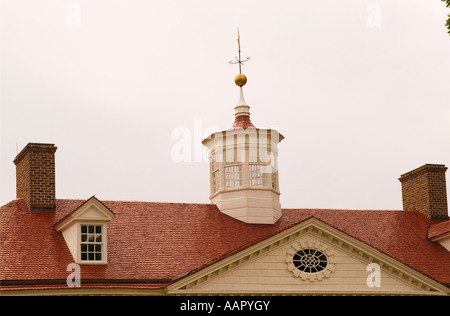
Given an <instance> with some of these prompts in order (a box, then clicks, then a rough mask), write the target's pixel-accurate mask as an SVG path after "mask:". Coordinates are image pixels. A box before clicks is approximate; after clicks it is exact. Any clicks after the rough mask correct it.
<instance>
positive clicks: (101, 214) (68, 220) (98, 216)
mask: <svg viewBox="0 0 450 316" xmlns="http://www.w3.org/2000/svg"><path fill="white" fill-rule="evenodd" d="M114 216H115V214H114V212H112V211H111V210H110V209H109V208H108V207H106V206H105V205H104V204H103V203H102V202H100V201H99V200H98V199H97V198H96V197H95V196H92V197H91V198H89V199H88V200H86V202H84V203H83V204H82V205H81V206H80V207H78V208H77V209H76V210H74V211H73V212H72V213H71V214H69V215H68V216H66V217H65V218H64V219H63V220H61V221H60V222H58V223H57V224H55V226H54V228H55V229H56V230H57V231H60V230H63V229H64V227H67V226H69V225H70V224H72V223H73V222H81V221H84V222H91V221H94V222H96V221H97V222H109V221H110V220H111V219H112V218H113V217H114Z"/></svg>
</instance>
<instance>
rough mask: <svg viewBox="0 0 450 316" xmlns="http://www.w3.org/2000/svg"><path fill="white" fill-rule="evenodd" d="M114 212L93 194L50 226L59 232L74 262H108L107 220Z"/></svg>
mask: <svg viewBox="0 0 450 316" xmlns="http://www.w3.org/2000/svg"><path fill="white" fill-rule="evenodd" d="M114 216H115V214H114V213H113V212H112V211H111V210H110V209H109V208H107V207H106V206H105V205H104V204H103V203H101V202H100V201H99V200H98V199H97V198H96V197H95V196H93V197H91V198H90V199H88V200H87V201H86V202H85V203H83V205H81V206H80V207H79V208H78V209H76V210H75V211H74V212H72V213H71V214H69V215H67V216H66V217H64V218H63V219H62V220H60V221H59V222H58V223H57V224H56V225H55V226H54V227H53V228H54V229H55V230H56V231H58V232H61V233H62V235H63V237H64V240H65V241H66V244H67V246H68V247H69V250H70V252H71V254H72V257H73V258H74V260H75V262H76V263H78V264H106V263H108V251H107V250H108V244H107V240H108V238H107V237H108V235H107V232H108V229H107V225H108V222H109V221H110V220H111V219H112V218H113V217H114Z"/></svg>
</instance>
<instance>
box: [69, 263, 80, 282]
mask: <svg viewBox="0 0 450 316" xmlns="http://www.w3.org/2000/svg"><path fill="white" fill-rule="evenodd" d="M66 271H68V272H71V273H70V274H69V275H68V276H67V279H66V284H67V286H68V287H80V286H81V268H80V265H79V264H77V263H69V264H68V265H67V268H66Z"/></svg>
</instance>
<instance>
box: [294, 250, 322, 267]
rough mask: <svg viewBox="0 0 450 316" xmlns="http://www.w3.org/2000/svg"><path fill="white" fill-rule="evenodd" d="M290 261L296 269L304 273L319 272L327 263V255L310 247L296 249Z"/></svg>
mask: <svg viewBox="0 0 450 316" xmlns="http://www.w3.org/2000/svg"><path fill="white" fill-rule="evenodd" d="M292 262H293V263H294V266H295V267H296V268H297V269H298V270H300V271H302V272H306V273H315V272H320V271H322V270H323V269H325V268H326V267H327V264H328V260H327V256H326V255H325V254H324V253H323V252H321V251H319V250H316V249H310V248H308V249H302V250H299V251H297V252H296V253H295V254H294V256H293V258H292Z"/></svg>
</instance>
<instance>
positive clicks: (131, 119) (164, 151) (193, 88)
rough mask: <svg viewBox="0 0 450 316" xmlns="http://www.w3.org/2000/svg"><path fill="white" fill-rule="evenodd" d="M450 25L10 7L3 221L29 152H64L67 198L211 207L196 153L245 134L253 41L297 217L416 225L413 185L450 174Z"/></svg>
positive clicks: (283, 12)
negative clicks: (382, 213) (209, 143)
mask: <svg viewBox="0 0 450 316" xmlns="http://www.w3.org/2000/svg"><path fill="white" fill-rule="evenodd" d="M449 11H450V10H449V9H448V8H446V7H445V4H444V3H443V2H441V1H439V0H421V1H418V0H396V1H388V0H380V1H364V0H342V1H336V0H323V1H300V0H295V1H285V0H278V1H261V0H259V1H245V0H241V1H211V0H209V1H206V0H204V1H192V0H190V1H186V0H179V1H170V0H164V1H144V0H126V1H125V0H123V1H113V0H107V1H106V0H105V1H103V0H101V1H100V0H85V1H81V0H80V1H77V0H74V1H71V0H67V1H61V0H52V1H50V0H40V1H31V0H29V1H23V0H14V1H8V0H2V1H1V5H0V20H1V22H0V23H1V31H0V32H1V33H0V45H1V61H0V67H1V68H0V76H1V77H0V84H1V90H0V92H1V99H0V100H1V112H0V115H1V117H0V124H1V126H0V133H1V134H0V205H3V204H5V203H7V202H9V201H11V200H13V199H15V166H14V164H13V159H14V157H15V156H16V154H17V148H18V150H19V151H20V150H21V149H22V148H23V147H24V146H25V145H26V144H27V143H28V142H42V143H54V144H56V146H57V147H58V150H57V152H56V195H57V198H75V199H87V198H89V197H91V196H92V195H96V196H97V197H98V198H99V199H103V200H139V201H162V202H200V203H209V173H208V172H209V167H208V163H207V162H206V161H204V160H202V159H198V156H197V155H196V153H197V154H198V153H199V150H202V149H201V148H202V145H201V140H202V139H203V138H204V137H206V136H208V135H207V134H209V132H210V131H211V129H213V128H217V129H226V128H229V127H230V126H231V125H232V123H233V120H234V106H236V105H237V102H238V98H239V89H238V87H236V85H235V84H234V77H235V75H236V74H237V73H238V67H237V66H236V65H229V64H228V62H229V61H230V60H233V59H234V57H235V56H236V55H237V41H236V38H237V34H236V33H237V27H239V29H240V35H241V47H242V55H243V57H247V56H251V59H250V61H249V62H247V63H246V64H245V65H244V66H243V73H244V74H246V75H247V77H248V82H247V85H246V86H245V87H244V94H245V99H246V101H247V103H248V104H249V105H250V107H251V109H250V110H251V113H252V114H251V119H252V122H253V123H254V124H255V126H257V127H270V128H276V129H277V130H278V131H279V132H280V133H282V134H283V135H284V136H285V139H284V140H283V141H282V142H281V143H280V145H279V153H280V157H279V161H280V191H281V204H282V207H284V208H347V209H402V201H401V186H400V182H399V181H398V178H399V176H400V175H401V174H403V173H405V172H408V171H410V170H412V169H415V168H417V167H419V166H421V165H423V164H426V163H438V164H445V165H446V166H450V80H449V74H450V61H449V60H450V58H449V56H450V37H449V36H448V35H447V30H446V28H445V26H444V24H445V20H446V19H447V14H448V13H449ZM174 130H184V131H185V134H186V133H187V135H184V136H183V137H190V143H191V144H192V148H191V149H192V150H191V154H190V155H188V154H186V155H187V156H189V157H186V159H185V160H187V161H181V162H177V161H176V159H174V157H173V148H174V146H175V144H177V142H179V141H180V138H176V137H175V136H174ZM16 146H17V148H16ZM448 177H449V176H448V173H447V178H448ZM447 191H449V190H448V186H447ZM448 195H449V194H448ZM449 196H450V195H449Z"/></svg>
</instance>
